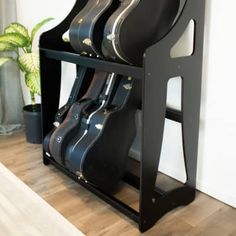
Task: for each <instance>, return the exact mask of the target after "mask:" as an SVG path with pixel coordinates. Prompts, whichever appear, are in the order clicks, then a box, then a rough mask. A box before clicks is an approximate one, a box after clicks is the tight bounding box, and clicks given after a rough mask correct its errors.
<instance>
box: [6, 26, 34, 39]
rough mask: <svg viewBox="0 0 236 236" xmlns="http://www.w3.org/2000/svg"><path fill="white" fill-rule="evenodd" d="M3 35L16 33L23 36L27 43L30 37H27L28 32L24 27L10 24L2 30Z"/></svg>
mask: <svg viewBox="0 0 236 236" xmlns="http://www.w3.org/2000/svg"><path fill="white" fill-rule="evenodd" d="M4 33H6V34H8V33H18V34H21V35H23V36H24V37H25V38H27V39H28V41H30V36H29V32H28V30H27V29H26V27H25V26H23V25H22V24H20V23H11V24H10V25H9V26H7V27H6V28H5V30H4Z"/></svg>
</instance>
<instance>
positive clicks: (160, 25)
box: [102, 0, 179, 65]
mask: <svg viewBox="0 0 236 236" xmlns="http://www.w3.org/2000/svg"><path fill="white" fill-rule="evenodd" d="M178 9H179V0H123V1H122V2H121V3H120V6H119V8H118V9H117V10H116V11H115V12H114V13H113V15H112V16H111V17H110V18H109V20H108V21H107V23H106V26H105V29H104V38H103V42H102V52H103V54H104V56H105V57H106V58H109V59H112V60H116V61H121V62H128V63H130V64H134V65H142V61H143V54H144V51H145V50H146V49H147V48H148V47H149V46H151V45H152V44H154V43H156V42H157V41H159V40H160V39H161V38H162V37H164V36H165V35H166V34H167V33H168V31H169V30H170V29H171V27H172V25H173V22H174V20H175V18H176V16H177V13H178Z"/></svg>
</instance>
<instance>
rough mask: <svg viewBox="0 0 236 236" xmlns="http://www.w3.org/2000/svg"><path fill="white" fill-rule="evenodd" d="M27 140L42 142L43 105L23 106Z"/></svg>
mask: <svg viewBox="0 0 236 236" xmlns="http://www.w3.org/2000/svg"><path fill="white" fill-rule="evenodd" d="M23 113H24V120H25V134H26V140H27V142H29V143H37V144H41V143H42V125H41V105H40V104H35V105H27V106H24V108H23Z"/></svg>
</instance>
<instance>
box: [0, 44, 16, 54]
mask: <svg viewBox="0 0 236 236" xmlns="http://www.w3.org/2000/svg"><path fill="white" fill-rule="evenodd" d="M14 49H15V47H14V46H13V45H12V44H11V43H0V52H6V51H13V50H14Z"/></svg>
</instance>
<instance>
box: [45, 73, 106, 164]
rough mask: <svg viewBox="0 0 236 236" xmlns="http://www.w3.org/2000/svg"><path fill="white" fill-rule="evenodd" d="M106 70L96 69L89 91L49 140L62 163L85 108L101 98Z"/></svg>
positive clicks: (51, 151) (71, 109)
mask: <svg viewBox="0 0 236 236" xmlns="http://www.w3.org/2000/svg"><path fill="white" fill-rule="evenodd" d="M107 74H108V73H106V72H102V71H96V72H95V74H94V77H93V79H92V82H91V84H90V86H89V89H88V91H87V92H86V94H85V95H84V96H83V98H82V99H80V101H78V102H76V103H74V104H73V105H72V106H71V108H70V110H69V112H68V114H67V116H66V118H65V120H64V121H63V122H62V123H61V124H60V125H59V126H58V128H57V129H56V130H55V131H54V132H53V134H52V135H51V138H50V141H49V151H50V154H51V155H52V156H53V158H54V159H55V160H56V161H57V162H58V163H60V164H62V165H63V164H64V163H63V156H64V152H65V148H66V146H67V144H68V142H69V140H70V139H71V137H73V136H75V134H76V133H77V132H78V130H79V127H80V121H81V116H82V114H83V112H84V110H86V109H88V108H89V107H91V106H93V105H94V103H96V100H97V99H98V98H99V95H100V93H101V90H102V89H103V87H104V84H105V81H106V79H107Z"/></svg>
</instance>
